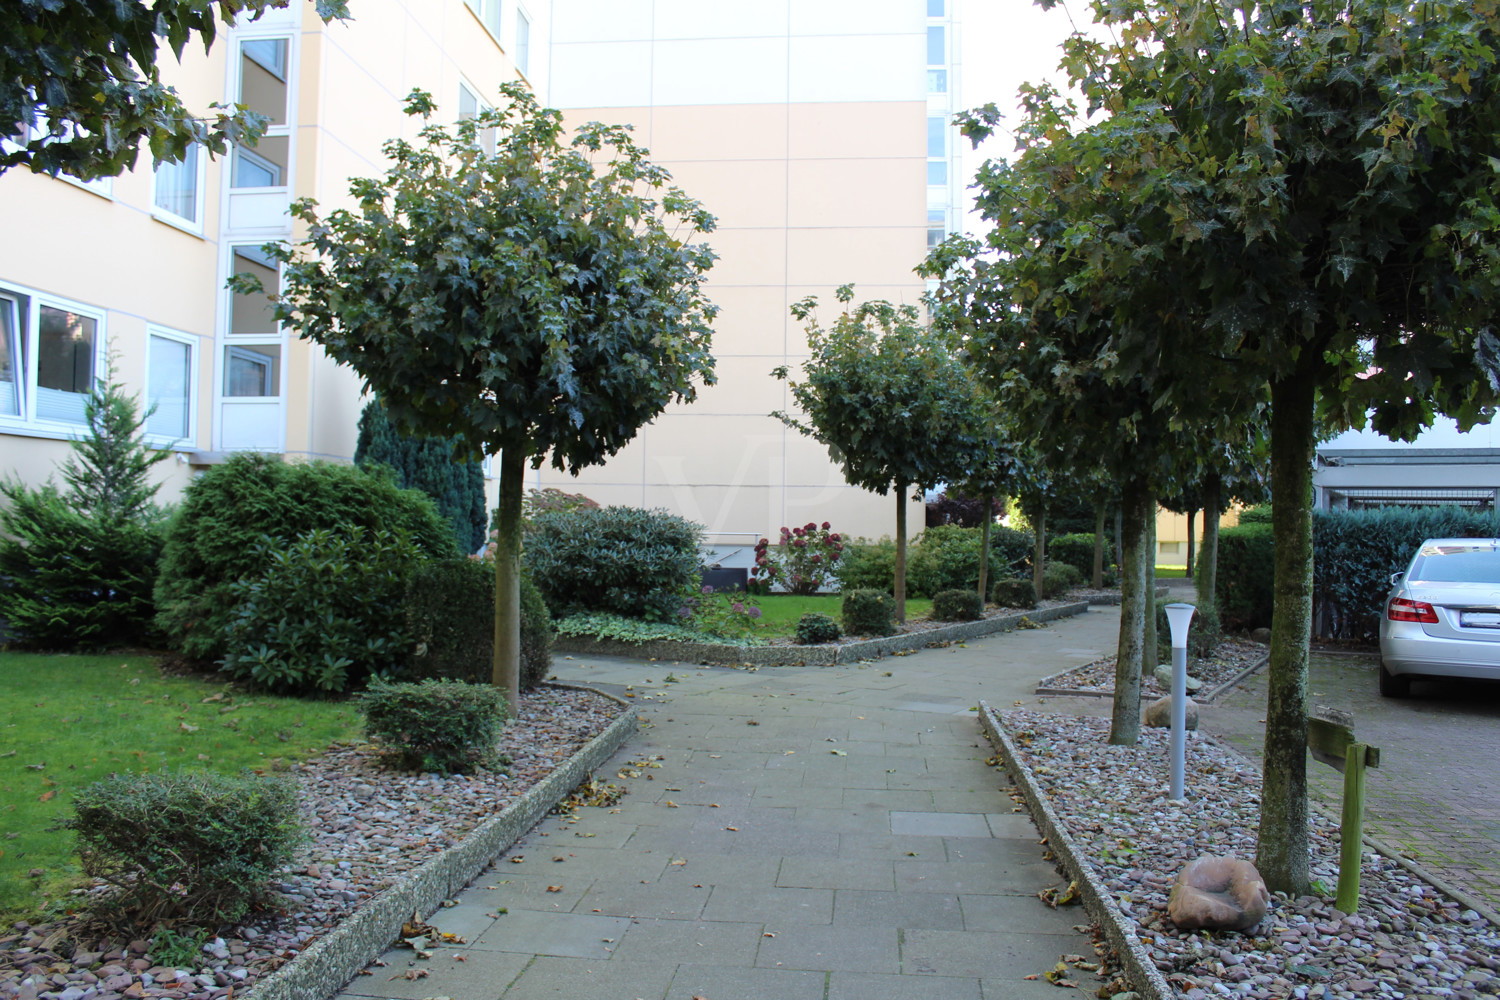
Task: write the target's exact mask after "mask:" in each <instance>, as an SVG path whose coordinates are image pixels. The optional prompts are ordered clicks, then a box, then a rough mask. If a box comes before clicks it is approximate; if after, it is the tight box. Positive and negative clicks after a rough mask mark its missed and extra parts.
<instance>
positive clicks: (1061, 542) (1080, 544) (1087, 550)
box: [1047, 531, 1094, 580]
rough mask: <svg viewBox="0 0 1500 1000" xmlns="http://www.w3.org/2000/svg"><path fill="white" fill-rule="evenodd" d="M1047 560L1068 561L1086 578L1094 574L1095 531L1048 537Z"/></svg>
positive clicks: (1067, 562) (1090, 577)
mask: <svg viewBox="0 0 1500 1000" xmlns="http://www.w3.org/2000/svg"><path fill="white" fill-rule="evenodd" d="M1047 561H1048V562H1058V563H1066V564H1068V565H1069V566H1072V567H1073V568H1074V569H1076V570H1078V572H1080V573H1082V574H1083V578H1084V579H1085V580H1089V579H1092V578H1093V575H1094V533H1093V532H1092V531H1091V532H1089V533H1088V534H1076V535H1058V536H1056V537H1055V538H1049V539H1047Z"/></svg>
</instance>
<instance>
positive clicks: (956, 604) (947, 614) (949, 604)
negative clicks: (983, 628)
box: [932, 590, 984, 622]
mask: <svg viewBox="0 0 1500 1000" xmlns="http://www.w3.org/2000/svg"><path fill="white" fill-rule="evenodd" d="M932 617H934V618H936V619H937V620H938V621H944V622H972V621H978V620H979V619H981V618H983V617H984V601H983V600H981V599H980V597H979V593H978V591H975V590H940V591H938V592H937V593H936V594H934V595H933V596H932Z"/></svg>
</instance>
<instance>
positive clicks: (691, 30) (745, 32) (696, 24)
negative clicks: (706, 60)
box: [654, 0, 791, 39]
mask: <svg viewBox="0 0 1500 1000" xmlns="http://www.w3.org/2000/svg"><path fill="white" fill-rule="evenodd" d="M654 6H655V9H656V18H655V20H656V37H657V38H658V39H672V38H776V37H781V38H784V37H786V33H787V28H788V20H789V14H788V11H787V8H788V6H791V5H789V4H785V3H782V4H768V3H755V2H750V0H714V2H713V3H704V2H703V0H656V3H655V5H654Z"/></svg>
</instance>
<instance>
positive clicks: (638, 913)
mask: <svg viewBox="0 0 1500 1000" xmlns="http://www.w3.org/2000/svg"><path fill="white" fill-rule="evenodd" d="M709 892H710V889H709V887H708V886H706V885H705V886H704V887H703V888H702V889H698V890H696V891H694V892H688V891H684V890H683V889H682V888H681V887H680V886H676V885H665V884H663V883H661V882H650V883H644V884H643V883H642V882H640V881H639V880H604V879H600V880H598V881H596V882H594V883H593V884H591V885H590V886H589V889H588V891H587V892H585V893H584V894H583V898H582V899H580V900H579V901H578V904H577V905H576V906H574V907H573V912H575V913H600V914H603V915H604V916H607V917H656V918H667V919H674V920H696V919H698V917H699V916H700V915H701V914H702V912H703V907H704V906H705V905H706V904H707V903H708V895H709Z"/></svg>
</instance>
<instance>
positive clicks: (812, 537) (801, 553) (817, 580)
mask: <svg viewBox="0 0 1500 1000" xmlns="http://www.w3.org/2000/svg"><path fill="white" fill-rule="evenodd" d="M843 554H844V540H843V537H842V536H841V535H840V534H839V533H838V532H836V531H833V530H832V525H830V524H829V523H828V522H827V521H824V522H823V523H822V524H821V525H820V524H818V523H817V522H815V521H809V522H808V523H807V524H804V525H803V526H802V527H800V528H782V529H781V542H780V544H779V545H776V546H772V545H771V540H770V539H769V538H762V539H761V540H760V542H759V543H757V544H756V546H755V565H754V566H753V567H752V568H751V570H750V580H751V582H752V584H754V585H756V588H757V589H758V590H759V592H760V593H768V592H769V591H770V589H771V587H772V586H773V585H775V584H778V583H779V584H781V586H783V587H784V588H786V590H787V592H788V593H791V594H802V595H807V594H816V593H817V592H818V591H820V590H822V589H823V588H824V586H825V585H826V584H827V583H828V582H829V581H830V580H832V579H833V575H834V570H835V569H836V568H837V567H838V563H839V559H841V558H842V557H843Z"/></svg>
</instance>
